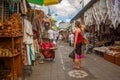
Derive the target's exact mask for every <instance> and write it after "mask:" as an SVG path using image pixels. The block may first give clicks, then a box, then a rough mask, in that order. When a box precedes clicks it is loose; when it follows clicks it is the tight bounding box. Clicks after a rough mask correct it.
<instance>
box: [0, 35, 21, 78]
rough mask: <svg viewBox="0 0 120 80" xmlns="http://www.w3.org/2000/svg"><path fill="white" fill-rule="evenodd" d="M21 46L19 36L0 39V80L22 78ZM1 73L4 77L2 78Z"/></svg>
mask: <svg viewBox="0 0 120 80" xmlns="http://www.w3.org/2000/svg"><path fill="white" fill-rule="evenodd" d="M21 44H22V37H20V36H18V37H17V36H16V37H8V36H6V37H0V62H1V63H3V64H1V65H0V66H1V68H0V72H1V73H0V80H2V79H6V80H18V79H19V78H21V77H22V61H21V59H22V58H21V57H22V56H21V51H22V45H21ZM7 71H8V72H7ZM5 72H6V73H7V74H5ZM2 73H3V74H5V75H6V76H4V77H3V76H2Z"/></svg>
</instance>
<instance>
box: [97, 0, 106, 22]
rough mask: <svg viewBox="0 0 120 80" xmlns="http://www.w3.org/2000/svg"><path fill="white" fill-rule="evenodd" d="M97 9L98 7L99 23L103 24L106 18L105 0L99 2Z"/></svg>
mask: <svg viewBox="0 0 120 80" xmlns="http://www.w3.org/2000/svg"><path fill="white" fill-rule="evenodd" d="M99 7H100V15H101V22H103V23H105V20H106V18H107V6H106V0H100V4H99Z"/></svg>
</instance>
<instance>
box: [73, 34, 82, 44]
mask: <svg viewBox="0 0 120 80" xmlns="http://www.w3.org/2000/svg"><path fill="white" fill-rule="evenodd" d="M75 37H76V33H75ZM75 37H74V40H75ZM81 42H82V34H81V32H79V33H78V37H77V42H76V44H79V43H81Z"/></svg>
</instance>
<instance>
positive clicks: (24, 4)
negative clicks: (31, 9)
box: [23, 0, 28, 13]
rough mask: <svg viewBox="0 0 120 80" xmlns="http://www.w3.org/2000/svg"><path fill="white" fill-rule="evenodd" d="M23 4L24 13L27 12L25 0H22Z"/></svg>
mask: <svg viewBox="0 0 120 80" xmlns="http://www.w3.org/2000/svg"><path fill="white" fill-rule="evenodd" d="M23 6H24V9H25V13H27V11H28V10H27V4H26V0H23Z"/></svg>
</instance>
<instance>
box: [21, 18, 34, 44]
mask: <svg viewBox="0 0 120 80" xmlns="http://www.w3.org/2000/svg"><path fill="white" fill-rule="evenodd" d="M23 42H24V43H25V44H32V43H33V31H32V25H31V23H30V22H29V21H28V20H26V19H24V36H23Z"/></svg>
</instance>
